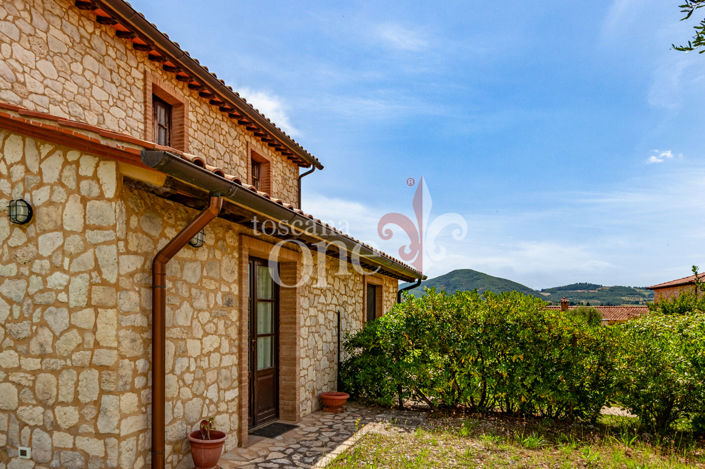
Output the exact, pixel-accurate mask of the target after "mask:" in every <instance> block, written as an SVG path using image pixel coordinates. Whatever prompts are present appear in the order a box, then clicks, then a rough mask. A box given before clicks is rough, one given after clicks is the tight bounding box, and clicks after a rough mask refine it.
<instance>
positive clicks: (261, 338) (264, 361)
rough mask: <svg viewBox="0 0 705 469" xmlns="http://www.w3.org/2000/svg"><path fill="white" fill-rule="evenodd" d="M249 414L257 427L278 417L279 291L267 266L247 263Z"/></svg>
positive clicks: (260, 262) (252, 260) (254, 261)
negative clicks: (248, 281)
mask: <svg viewBox="0 0 705 469" xmlns="http://www.w3.org/2000/svg"><path fill="white" fill-rule="evenodd" d="M248 270H249V277H250V289H249V290H250V291H249V297H250V301H249V305H250V353H249V357H250V360H249V362H250V412H249V426H250V427H256V426H258V425H260V424H262V423H264V422H267V421H268V420H273V419H276V418H277V417H278V416H279V402H278V401H279V389H278V388H279V386H278V382H279V369H278V367H279V363H278V362H279V360H278V358H279V353H278V349H279V347H278V345H279V331H278V324H279V321H278V316H279V289H278V285H277V284H276V283H275V282H274V280H273V279H272V275H271V273H270V270H269V263H268V262H267V261H264V260H261V259H250V263H249V269H248Z"/></svg>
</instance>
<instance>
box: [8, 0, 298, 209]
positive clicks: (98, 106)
mask: <svg viewBox="0 0 705 469" xmlns="http://www.w3.org/2000/svg"><path fill="white" fill-rule="evenodd" d="M147 73H149V74H152V75H153V76H155V77H158V78H159V79H161V80H162V81H164V82H167V83H169V85H170V86H171V87H173V88H175V89H176V90H178V92H179V93H180V94H182V95H183V96H185V97H186V98H187V99H188V101H189V118H188V122H189V126H188V141H189V148H187V151H189V152H190V153H194V154H197V155H199V156H202V157H204V158H205V159H206V160H207V162H208V164H211V165H214V166H218V167H221V168H223V169H224V170H225V171H226V172H227V173H230V174H234V175H237V176H238V177H240V178H241V179H242V180H245V181H246V180H247V178H248V166H249V152H250V150H251V149H255V150H257V151H258V152H259V153H262V154H264V155H265V156H267V157H268V158H269V159H271V162H272V164H271V178H272V195H274V196H275V197H278V198H281V199H282V200H285V201H286V202H289V203H293V204H296V203H297V194H298V187H297V176H298V167H297V166H296V165H295V164H293V163H292V162H291V161H289V160H288V159H287V158H285V157H283V156H282V155H280V154H278V153H276V152H273V151H271V150H270V149H269V147H268V146H267V145H263V144H261V142H259V141H258V140H257V139H256V138H255V137H254V135H252V133H251V132H249V131H247V130H245V129H244V127H242V126H239V125H237V124H236V123H235V122H234V121H233V120H232V119H230V118H228V117H227V115H225V114H224V113H222V112H220V111H219V110H218V108H217V107H215V106H212V105H210V104H208V102H207V101H206V100H204V99H203V98H200V97H199V96H198V93H197V92H196V91H194V90H190V89H189V88H188V87H187V86H186V84H184V83H181V82H179V81H177V80H175V79H174V78H173V75H172V74H169V73H166V72H164V71H163V70H162V69H161V67H160V66H158V64H155V63H153V62H150V61H149V59H148V58H147V53H146V52H139V51H136V50H134V49H133V48H132V46H131V45H130V42H129V41H126V40H123V39H120V38H118V37H117V36H116V35H115V32H114V30H113V29H112V28H111V27H109V26H103V25H100V24H98V23H96V21H95V18H94V17H93V15H92V14H91V13H90V12H85V11H81V10H79V9H77V8H76V7H75V6H74V3H73V1H70V0H9V1H5V2H3V3H2V5H0V101H5V102H9V103H12V104H17V105H20V106H23V107H26V108H29V109H32V110H37V111H43V112H49V113H51V114H54V115H57V116H61V117H67V118H71V119H74V120H78V121H81V122H87V123H88V124H91V125H97V126H99V127H102V128H105V129H108V130H113V131H117V132H122V133H127V134H129V135H133V136H135V137H138V138H145V136H146V135H147V131H146V129H145V122H146V120H147V119H146V118H145V86H146V76H147ZM148 93H150V94H151V90H149V91H148Z"/></svg>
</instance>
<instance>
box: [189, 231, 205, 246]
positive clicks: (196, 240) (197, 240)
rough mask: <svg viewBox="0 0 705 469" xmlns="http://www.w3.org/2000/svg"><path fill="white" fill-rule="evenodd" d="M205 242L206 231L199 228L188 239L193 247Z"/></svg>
mask: <svg viewBox="0 0 705 469" xmlns="http://www.w3.org/2000/svg"><path fill="white" fill-rule="evenodd" d="M205 242H206V232H205V231H203V230H201V231H199V232H198V233H196V236H194V237H193V238H191V239H190V240H189V242H188V243H189V244H190V245H191V246H193V247H195V248H200V247H201V246H203V244H204V243H205Z"/></svg>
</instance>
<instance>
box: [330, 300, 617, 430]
mask: <svg viewBox="0 0 705 469" xmlns="http://www.w3.org/2000/svg"><path fill="white" fill-rule="evenodd" d="M614 350H615V344H614V343H613V341H612V338H611V334H609V333H608V332H607V330H606V329H605V328H602V327H594V326H591V325H590V324H588V323H587V322H586V321H584V320H582V319H574V318H570V317H566V316H565V315H563V314H561V313H560V312H559V311H550V310H547V309H546V303H545V302H543V301H541V300H540V299H537V298H534V297H531V296H527V295H522V294H520V293H517V292H511V293H502V294H494V293H491V292H486V293H484V294H483V295H480V294H479V293H477V292H476V291H473V292H456V293H455V294H453V295H448V294H446V293H443V292H441V293H439V292H436V291H433V290H428V291H427V293H426V294H425V295H424V296H422V297H420V298H413V297H407V299H406V301H405V302H404V303H402V304H399V305H397V306H396V307H395V308H394V309H393V310H392V311H391V312H390V313H388V314H386V315H385V316H383V317H381V318H379V319H377V320H375V321H373V322H372V323H370V324H368V325H367V327H365V328H364V329H363V330H362V331H360V332H359V333H357V334H356V335H354V336H352V337H350V338H349V339H348V340H347V342H346V352H347V353H348V354H350V355H351V358H349V359H348V360H347V361H346V362H345V363H344V364H343V367H342V370H341V375H342V378H343V382H344V383H345V386H346V389H347V390H348V391H349V392H350V393H351V394H352V395H353V396H354V397H357V398H360V399H364V400H369V401H373V402H376V403H379V404H385V405H392V404H398V403H400V402H404V401H406V400H416V401H422V402H425V403H426V404H428V405H429V406H431V407H433V408H435V407H464V408H467V409H469V410H472V411H478V412H486V411H493V410H500V411H502V412H506V413H513V414H523V415H537V416H545V417H555V418H587V419H594V418H595V417H596V416H597V415H598V414H599V411H600V409H601V408H602V406H603V405H604V404H605V403H606V401H607V398H608V396H609V393H610V390H611V382H612V376H613V374H612V371H613V370H614V368H615V366H616V361H615V357H614V353H613V351H614Z"/></svg>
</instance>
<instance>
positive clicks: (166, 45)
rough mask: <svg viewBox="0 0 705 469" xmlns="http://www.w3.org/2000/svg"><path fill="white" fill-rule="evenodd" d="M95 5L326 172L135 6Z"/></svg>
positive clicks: (111, 0) (107, 1) (112, 1)
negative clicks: (143, 37)
mask: <svg viewBox="0 0 705 469" xmlns="http://www.w3.org/2000/svg"><path fill="white" fill-rule="evenodd" d="M94 3H95V4H96V5H100V7H101V8H103V9H105V10H109V13H113V14H115V15H116V16H119V17H120V19H121V20H122V21H124V22H126V23H128V24H130V25H131V26H132V27H134V28H135V29H137V30H138V31H139V32H140V33H141V34H142V35H144V36H146V37H147V38H149V39H150V40H151V41H153V42H154V45H155V46H157V47H159V48H160V49H162V50H163V51H164V53H166V54H168V55H169V56H170V57H171V58H172V59H173V60H175V61H176V62H178V63H179V65H180V66H182V67H183V68H184V69H186V70H188V71H189V72H190V73H191V74H193V75H194V76H195V77H197V78H198V79H200V80H202V81H203V82H204V84H206V85H207V86H209V87H210V88H212V89H213V90H214V91H215V92H217V93H218V94H219V95H220V96H221V97H222V98H223V99H225V100H227V101H229V102H230V104H232V105H233V106H235V107H236V108H237V109H238V111H240V112H241V113H243V114H244V115H245V116H246V117H247V118H249V119H250V120H252V121H253V122H255V123H256V124H257V125H259V126H260V127H262V128H263V129H265V130H266V131H267V132H269V133H270V134H271V135H272V136H273V137H274V138H276V139H277V140H278V141H279V142H280V143H281V144H282V145H283V146H285V147H286V148H287V149H288V150H289V151H291V152H293V153H294V154H295V155H297V156H298V157H299V158H301V159H302V160H303V161H305V162H307V163H308V166H311V165H312V166H315V167H316V168H317V169H323V164H322V163H321V162H320V161H319V160H318V159H317V158H316V157H315V156H313V155H311V154H310V153H309V152H308V151H306V150H305V149H304V148H303V147H302V146H301V145H300V144H299V143H297V142H296V141H294V140H293V139H292V138H291V137H289V136H288V135H287V134H286V133H284V132H283V131H282V130H281V129H279V128H278V127H277V126H276V125H274V123H272V122H271V121H270V120H269V119H267V118H266V117H264V116H263V115H262V114H261V113H260V112H258V111H257V110H256V109H255V108H254V107H252V106H251V105H250V104H249V103H248V102H247V101H245V100H244V99H243V98H242V97H241V96H240V95H239V94H238V93H236V92H235V91H233V90H232V88H230V87H228V86H227V85H226V84H225V83H224V82H223V81H222V80H219V79H218V78H217V77H215V76H214V75H213V74H212V73H211V72H209V71H208V70H207V69H206V68H205V67H203V66H202V65H201V64H200V63H198V61H196V60H195V59H194V58H192V57H191V56H190V55H189V54H188V53H186V52H185V51H184V50H182V49H181V48H180V47H179V46H178V45H177V44H175V43H174V42H173V41H172V40H171V39H169V38H168V37H167V36H166V35H165V34H164V33H162V32H161V31H159V29H157V28H156V26H154V25H153V24H152V23H150V22H149V21H147V19H145V17H144V16H142V15H141V14H140V13H138V12H137V11H136V10H135V9H134V8H132V6H130V5H129V4H128V3H127V2H124V1H123V0H96V1H95V2H94Z"/></svg>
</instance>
